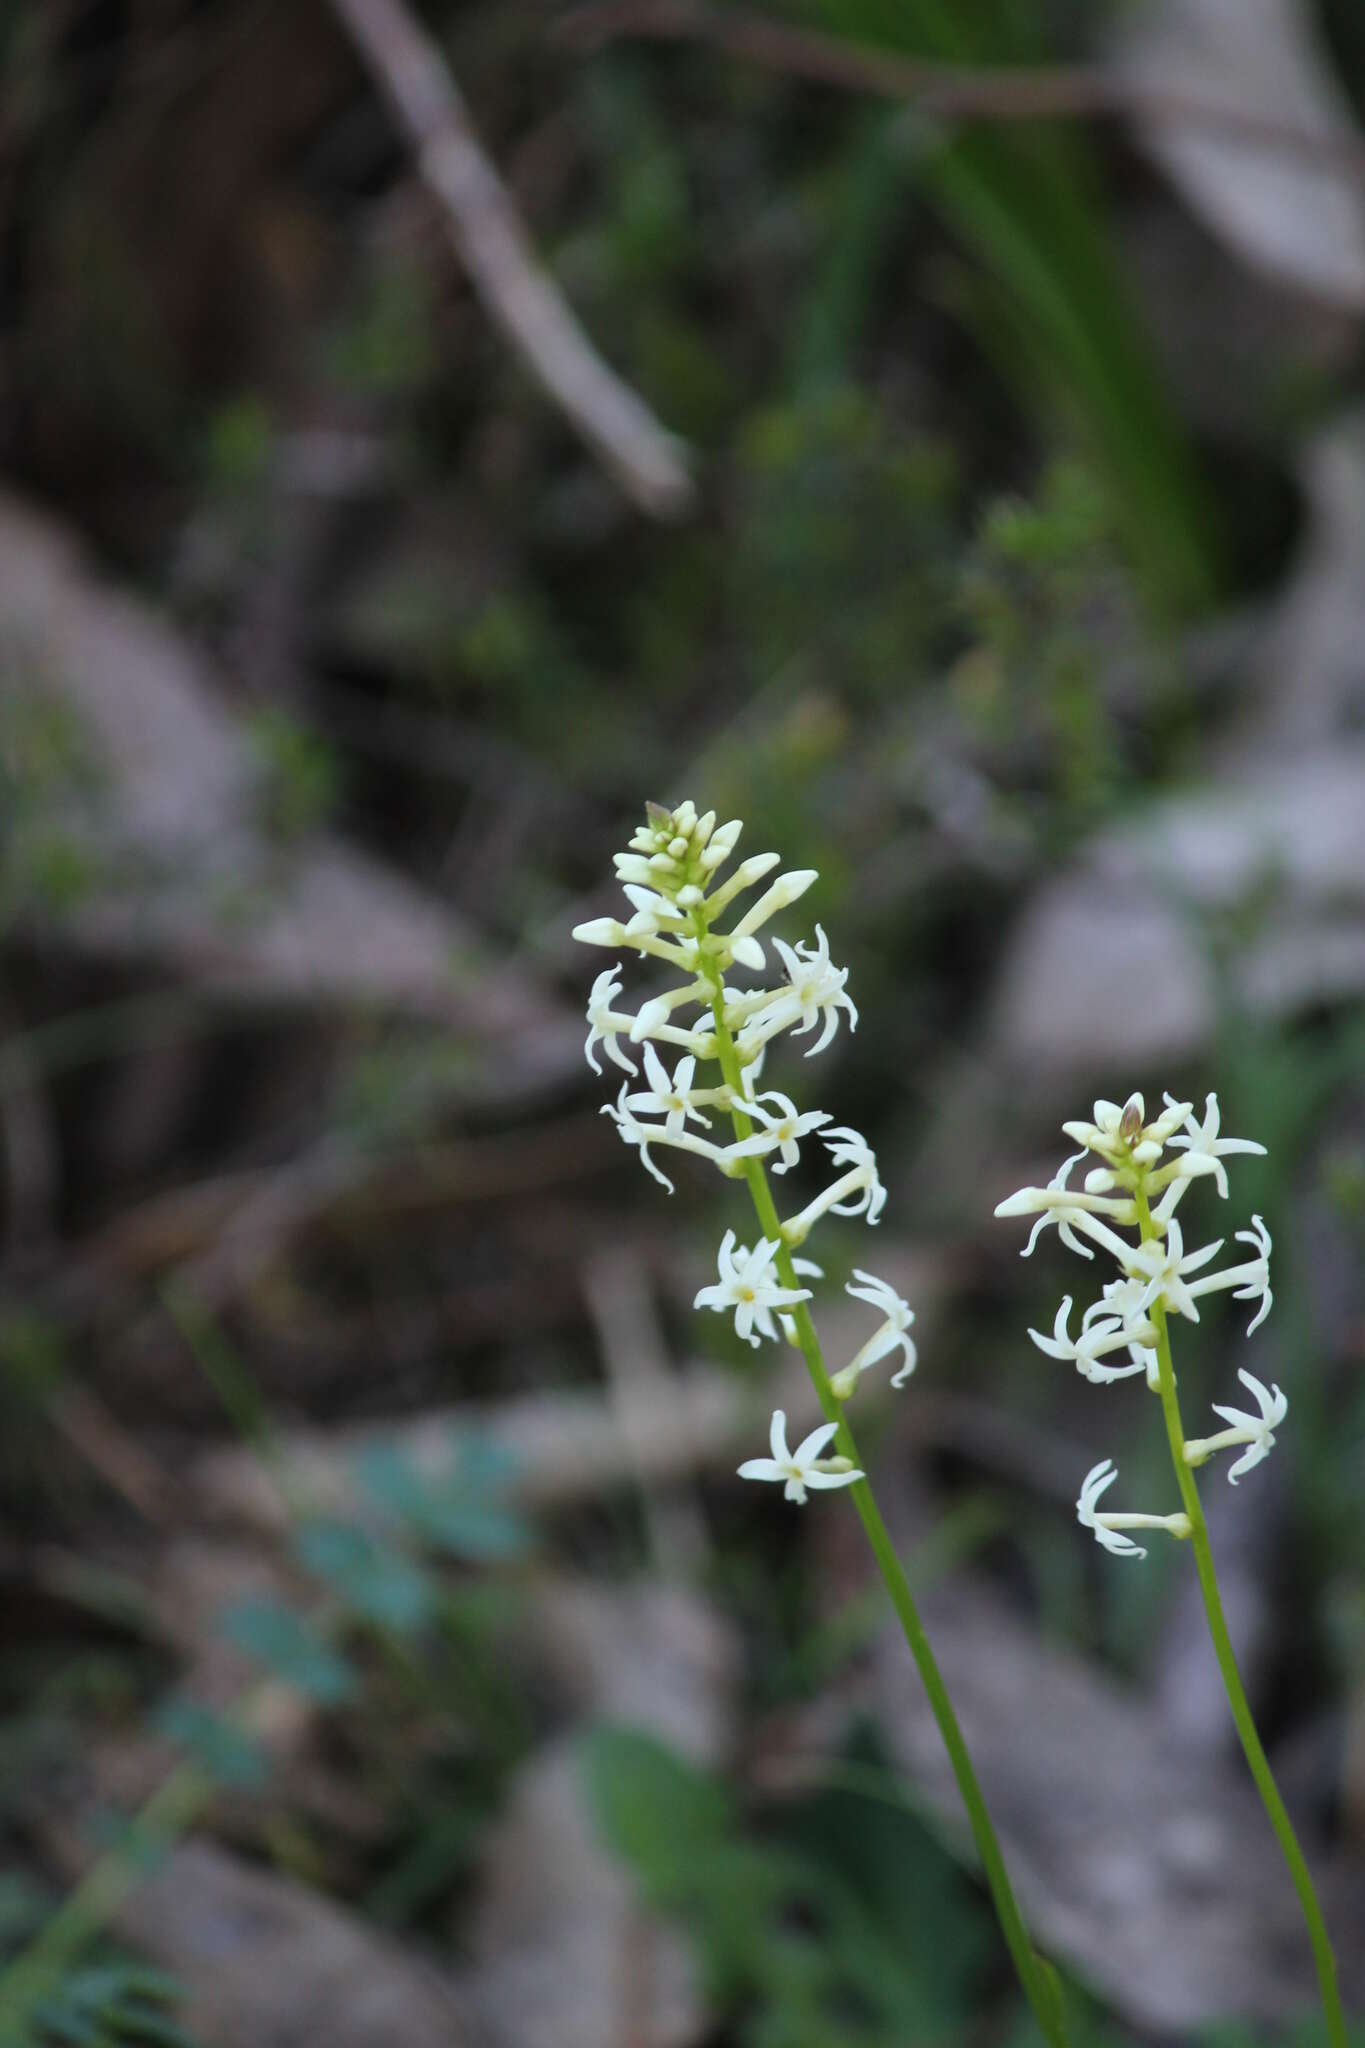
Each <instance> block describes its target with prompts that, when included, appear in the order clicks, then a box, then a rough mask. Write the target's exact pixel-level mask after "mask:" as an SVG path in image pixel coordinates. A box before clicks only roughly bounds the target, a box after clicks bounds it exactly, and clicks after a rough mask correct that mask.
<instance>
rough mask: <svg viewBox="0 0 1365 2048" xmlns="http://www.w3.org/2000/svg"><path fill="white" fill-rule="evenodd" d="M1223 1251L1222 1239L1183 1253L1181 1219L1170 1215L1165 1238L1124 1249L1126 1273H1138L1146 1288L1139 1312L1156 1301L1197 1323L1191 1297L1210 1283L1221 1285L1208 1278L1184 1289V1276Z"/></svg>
mask: <svg viewBox="0 0 1365 2048" xmlns="http://www.w3.org/2000/svg"><path fill="white" fill-rule="evenodd" d="M1222 1248H1223V1240H1222V1238H1221V1237H1218V1238H1215V1239H1214V1241H1213V1243H1212V1244H1205V1245H1201V1246H1200V1248H1199V1250H1198V1251H1197V1252H1187V1251H1186V1250H1185V1239H1184V1237H1183V1235H1182V1233H1181V1229H1180V1219H1179V1217H1178V1216H1172V1217H1171V1219H1170V1221H1169V1222H1168V1223H1167V1225H1166V1236H1165V1239H1164V1241H1163V1240H1162V1239H1161V1238H1152V1239H1150V1240H1149V1241H1148V1242H1147V1243H1146V1244H1139V1245H1132V1246H1127V1247H1125V1252H1126V1257H1125V1260H1124V1263H1125V1265H1126V1266H1127V1267H1128V1270H1129V1272H1131V1273H1133V1274H1135V1275H1137V1274H1141V1275H1143V1276H1144V1277H1145V1279H1146V1283H1147V1284H1146V1286H1145V1287H1144V1288H1143V1290H1142V1294H1141V1296H1140V1297H1139V1301H1138V1307H1139V1309H1144V1310H1145V1309H1149V1308H1150V1307H1151V1305H1152V1303H1153V1302H1154V1301H1156V1300H1158V1299H1159V1300H1161V1301H1164V1302H1165V1304H1166V1306H1167V1308H1168V1309H1169V1310H1170V1311H1171V1314H1172V1315H1177V1316H1188V1317H1189V1319H1190V1321H1191V1322H1192V1323H1197V1322H1198V1321H1199V1311H1198V1309H1197V1308H1196V1307H1195V1305H1194V1297H1195V1295H1196V1294H1197V1293H1198V1294H1204V1293H1207V1292H1208V1291H1209V1287H1210V1285H1211V1284H1213V1285H1218V1284H1221V1276H1217V1275H1211V1276H1210V1278H1209V1280H1206V1281H1204V1282H1203V1283H1202V1285H1200V1286H1198V1287H1194V1288H1191V1287H1189V1286H1187V1284H1186V1281H1187V1277H1188V1275H1189V1274H1191V1273H1197V1272H1198V1271H1199V1269H1200V1267H1201V1266H1207V1264H1208V1262H1209V1260H1210V1259H1215V1258H1217V1256H1218V1254H1219V1252H1220V1251H1221V1250H1222Z"/></svg>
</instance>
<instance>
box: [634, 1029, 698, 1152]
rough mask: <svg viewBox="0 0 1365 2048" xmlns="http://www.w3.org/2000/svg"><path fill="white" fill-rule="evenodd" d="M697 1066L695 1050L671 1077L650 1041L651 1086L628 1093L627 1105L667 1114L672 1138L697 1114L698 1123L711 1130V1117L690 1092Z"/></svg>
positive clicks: (648, 1074)
mask: <svg viewBox="0 0 1365 2048" xmlns="http://www.w3.org/2000/svg"><path fill="white" fill-rule="evenodd" d="M696 1070H697V1062H696V1060H695V1059H694V1058H693V1056H692V1054H691V1053H687V1054H685V1055H684V1057H683V1058H682V1059H680V1060H679V1061H678V1064H677V1066H676V1067H675V1068H674V1070H673V1078H672V1080H671V1081H670V1080H669V1078H668V1071H667V1069H666V1068H665V1066H664V1063H663V1061H662V1060H661V1059H660V1058H659V1055H658V1053H656V1052H655V1050H654V1048H653V1046H652V1045H646V1047H645V1079H646V1080H647V1081H648V1083H649V1087H648V1089H641V1090H640V1091H639V1092H638V1093H637V1094H635V1095H628V1096H627V1097H626V1108H627V1109H629V1110H633V1111H637V1112H638V1111H640V1110H644V1111H646V1112H647V1113H649V1114H651V1115H654V1116H661V1117H663V1119H664V1130H665V1132H666V1133H667V1135H668V1136H669V1137H670V1138H673V1137H677V1136H678V1134H679V1133H680V1132H681V1130H682V1128H683V1126H684V1124H685V1123H686V1122H687V1119H688V1118H689V1117H693V1118H695V1120H696V1122H697V1123H699V1124H704V1125H705V1126H706V1128H707V1129H708V1130H709V1129H710V1128H711V1119H710V1117H709V1116H703V1115H702V1113H701V1111H700V1110H699V1109H698V1108H697V1107H696V1104H695V1103H694V1102H693V1100H692V1096H691V1092H690V1091H691V1087H692V1076H693V1075H694V1074H695V1072H696Z"/></svg>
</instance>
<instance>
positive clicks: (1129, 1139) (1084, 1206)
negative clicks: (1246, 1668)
mask: <svg viewBox="0 0 1365 2048" xmlns="http://www.w3.org/2000/svg"><path fill="white" fill-rule="evenodd" d="M1165 1103H1166V1107H1165V1109H1164V1111H1163V1112H1162V1114H1161V1115H1160V1116H1157V1117H1154V1118H1153V1119H1152V1120H1151V1121H1150V1122H1149V1121H1148V1120H1147V1112H1146V1106H1145V1104H1144V1102H1143V1099H1142V1097H1141V1096H1140V1095H1130V1096H1129V1098H1128V1100H1127V1102H1126V1103H1124V1105H1123V1106H1122V1108H1120V1106H1119V1104H1118V1103H1117V1102H1109V1101H1100V1102H1097V1103H1096V1104H1095V1106H1094V1110H1093V1113H1092V1116H1091V1119H1090V1120H1089V1121H1088V1122H1079V1123H1067V1124H1063V1126H1062V1129H1063V1130H1064V1131H1065V1132H1066V1133H1067V1135H1068V1137H1071V1138H1073V1139H1075V1140H1077V1141H1078V1142H1079V1143H1081V1144H1083V1145H1084V1146H1085V1147H1086V1150H1087V1151H1089V1152H1091V1153H1093V1154H1094V1155H1095V1156H1096V1157H1097V1158H1098V1159H1099V1161H1100V1162H1101V1163H1100V1164H1099V1165H1098V1166H1095V1167H1093V1168H1092V1169H1091V1170H1090V1171H1089V1172H1088V1173H1087V1174H1086V1176H1085V1182H1084V1189H1083V1190H1077V1189H1074V1188H1072V1187H1071V1185H1070V1176H1071V1174H1072V1172H1073V1171H1074V1169H1075V1168H1076V1167H1077V1166H1078V1165H1079V1164H1080V1162H1081V1159H1082V1158H1083V1157H1084V1154H1079V1155H1075V1156H1073V1157H1072V1158H1070V1159H1068V1160H1066V1161H1065V1162H1064V1163H1063V1165H1062V1167H1061V1168H1060V1170H1059V1171H1058V1173H1057V1174H1056V1175H1055V1177H1054V1178H1053V1179H1052V1180H1051V1181H1050V1182H1049V1184H1048V1185H1047V1187H1045V1188H1021V1189H1020V1191H1019V1193H1018V1194H1016V1195H1011V1196H1010V1197H1009V1199H1008V1200H1007V1201H1004V1202H1001V1203H1000V1204H999V1206H998V1208H997V1209H996V1212H995V1213H996V1214H997V1216H1027V1215H1036V1216H1037V1217H1038V1219H1039V1220H1038V1222H1036V1223H1035V1224H1034V1226H1033V1231H1032V1233H1031V1235H1030V1237H1029V1241H1028V1244H1027V1245H1026V1247H1025V1254H1026V1255H1027V1253H1028V1252H1031V1251H1032V1250H1033V1247H1034V1245H1035V1244H1036V1243H1037V1240H1038V1234H1039V1231H1040V1230H1042V1229H1043V1228H1044V1227H1045V1226H1046V1225H1047V1224H1048V1223H1051V1222H1055V1223H1056V1224H1057V1226H1058V1231H1059V1235H1060V1236H1061V1239H1062V1242H1063V1244H1064V1245H1065V1246H1066V1248H1067V1249H1068V1250H1070V1251H1075V1252H1079V1253H1080V1254H1081V1255H1082V1257H1085V1258H1091V1257H1093V1256H1094V1253H1093V1252H1092V1250H1091V1247H1092V1246H1094V1247H1096V1248H1098V1249H1099V1250H1101V1251H1103V1252H1105V1253H1106V1254H1107V1255H1108V1256H1109V1257H1110V1258H1112V1260H1113V1261H1114V1264H1115V1266H1116V1267H1117V1269H1118V1271H1117V1276H1116V1277H1115V1278H1114V1279H1112V1280H1109V1281H1107V1282H1106V1283H1105V1284H1104V1285H1103V1287H1102V1289H1101V1293H1100V1298H1099V1299H1098V1300H1096V1301H1093V1302H1092V1303H1091V1304H1090V1306H1089V1307H1088V1308H1087V1309H1085V1311H1084V1312H1083V1314H1082V1316H1081V1329H1080V1335H1079V1336H1078V1337H1075V1338H1073V1337H1072V1335H1071V1306H1072V1303H1071V1296H1070V1295H1067V1296H1066V1298H1065V1299H1064V1300H1063V1302H1062V1305H1061V1307H1060V1309H1059V1310H1058V1311H1057V1318H1056V1321H1055V1323H1054V1325H1053V1329H1052V1335H1051V1336H1050V1337H1045V1336H1044V1335H1043V1334H1042V1333H1041V1331H1038V1330H1030V1331H1029V1336H1030V1337H1031V1338H1032V1340H1033V1342H1034V1343H1035V1344H1036V1345H1037V1346H1038V1349H1039V1350H1040V1351H1043V1352H1045V1353H1046V1354H1047V1355H1048V1356H1049V1357H1050V1358H1059V1359H1063V1360H1066V1361H1068V1362H1070V1363H1072V1364H1074V1365H1075V1367H1076V1369H1077V1371H1078V1372H1080V1373H1081V1374H1083V1375H1084V1377H1085V1378H1086V1379H1089V1380H1093V1381H1095V1382H1097V1383H1099V1384H1105V1383H1107V1382H1109V1381H1112V1380H1120V1379H1130V1378H1133V1377H1134V1376H1135V1375H1137V1374H1139V1373H1142V1374H1144V1375H1145V1377H1146V1381H1147V1385H1148V1386H1149V1387H1150V1388H1151V1390H1152V1392H1153V1393H1155V1394H1157V1395H1159V1396H1160V1398H1161V1399H1162V1401H1163V1403H1166V1404H1168V1422H1169V1423H1170V1424H1171V1426H1172V1441H1173V1442H1174V1443H1177V1444H1179V1447H1180V1452H1179V1454H1180V1456H1181V1457H1182V1458H1183V1461H1184V1464H1185V1465H1188V1466H1195V1465H1202V1464H1203V1463H1204V1461H1205V1459H1206V1458H1209V1457H1211V1456H1212V1455H1213V1453H1214V1452H1216V1451H1223V1450H1231V1449H1233V1448H1234V1447H1240V1448H1242V1449H1243V1455H1242V1456H1241V1457H1240V1458H1239V1459H1238V1460H1237V1463H1236V1464H1235V1465H1234V1466H1233V1467H1232V1468H1231V1470H1230V1471H1229V1474H1228V1477H1229V1478H1230V1479H1231V1480H1233V1481H1234V1483H1235V1482H1236V1481H1237V1480H1238V1479H1240V1478H1241V1476H1242V1474H1243V1473H1245V1472H1249V1471H1251V1470H1252V1469H1253V1468H1254V1467H1255V1466H1257V1465H1259V1464H1260V1462H1261V1460H1262V1459H1263V1458H1264V1457H1266V1456H1267V1454H1268V1453H1269V1451H1270V1449H1271V1446H1272V1445H1273V1444H1274V1442H1275V1431H1276V1429H1277V1428H1278V1427H1279V1425H1280V1423H1282V1422H1283V1421H1284V1419H1285V1416H1286V1414H1287V1413H1288V1408H1289V1404H1288V1402H1287V1401H1286V1399H1285V1397H1284V1395H1283V1394H1282V1393H1281V1392H1280V1390H1279V1388H1278V1387H1276V1388H1274V1389H1273V1390H1272V1391H1267V1389H1266V1388H1265V1387H1264V1386H1263V1385H1262V1383H1261V1382H1260V1381H1259V1380H1258V1379H1255V1378H1254V1377H1253V1376H1252V1375H1251V1374H1250V1373H1247V1372H1243V1373H1241V1374H1240V1378H1241V1380H1242V1383H1243V1385H1244V1386H1246V1387H1247V1388H1248V1389H1249V1390H1250V1392H1251V1393H1252V1394H1254V1396H1255V1397H1256V1401H1257V1404H1258V1407H1259V1410H1260V1412H1259V1414H1258V1415H1251V1414H1247V1413H1246V1412H1244V1411H1243V1410H1242V1409H1239V1408H1220V1407H1218V1406H1217V1405H1216V1404H1215V1407H1214V1413H1215V1414H1216V1415H1219V1416H1221V1417H1222V1418H1223V1420H1224V1421H1225V1422H1226V1423H1227V1424H1228V1427H1227V1428H1226V1429H1225V1430H1222V1431H1220V1432H1219V1434H1218V1435H1217V1436H1210V1437H1198V1438H1191V1439H1187V1440H1183V1441H1182V1439H1183V1430H1182V1429H1181V1428H1180V1413H1179V1406H1178V1402H1177V1401H1176V1389H1175V1377H1174V1372H1173V1371H1170V1369H1169V1365H1168V1371H1169V1378H1168V1379H1167V1381H1166V1383H1165V1385H1164V1386H1163V1379H1162V1362H1161V1361H1162V1356H1163V1351H1162V1337H1161V1330H1162V1326H1163V1319H1164V1318H1166V1317H1173V1316H1185V1317H1187V1318H1188V1319H1189V1320H1190V1321H1191V1322H1198V1320H1199V1303H1200V1300H1201V1299H1202V1298H1204V1297H1205V1296H1207V1295H1210V1294H1215V1293H1221V1292H1231V1293H1232V1295H1233V1298H1234V1299H1235V1300H1237V1301H1254V1302H1257V1303H1258V1304H1259V1306H1258V1308H1257V1311H1256V1314H1255V1316H1254V1317H1253V1318H1252V1321H1251V1324H1250V1326H1249V1328H1248V1332H1247V1334H1248V1335H1250V1334H1251V1331H1252V1330H1255V1329H1258V1328H1259V1326H1260V1325H1261V1323H1262V1322H1264V1320H1265V1318H1266V1316H1267V1315H1268V1314H1269V1312H1270V1306H1271V1301H1272V1295H1271V1291H1270V1251H1271V1244H1270V1233H1269V1231H1268V1230H1267V1229H1266V1227H1265V1224H1264V1223H1263V1222H1262V1220H1261V1218H1260V1217H1259V1216H1253V1217H1252V1219H1251V1229H1250V1230H1239V1231H1238V1232H1237V1233H1236V1236H1237V1239H1238V1241H1239V1242H1240V1243H1242V1244H1245V1245H1247V1246H1248V1247H1249V1248H1250V1252H1251V1256H1250V1257H1249V1258H1246V1259H1244V1260H1242V1261H1241V1263H1240V1264H1238V1265H1234V1266H1224V1267H1222V1268H1220V1269H1216V1270H1213V1271H1206V1270H1205V1269H1206V1268H1208V1267H1209V1266H1210V1264H1211V1262H1212V1261H1213V1260H1214V1259H1216V1258H1217V1256H1218V1254H1219V1252H1220V1251H1221V1250H1222V1248H1223V1239H1222V1238H1216V1239H1215V1240H1214V1241H1213V1242H1212V1243H1211V1244H1206V1245H1200V1246H1198V1247H1196V1248H1195V1249H1192V1250H1190V1251H1188V1252H1187V1251H1186V1249H1185V1239H1184V1234H1183V1231H1182V1228H1181V1224H1180V1222H1179V1219H1178V1218H1177V1216H1176V1214H1175V1210H1176V1205H1177V1203H1178V1202H1179V1201H1180V1200H1181V1199H1182V1197H1183V1196H1184V1195H1185V1194H1186V1193H1187V1192H1188V1190H1189V1189H1190V1188H1191V1187H1192V1186H1193V1185H1194V1183H1195V1182H1196V1181H1199V1180H1212V1181H1213V1184H1214V1186H1215V1188H1216V1189H1217V1191H1218V1193H1219V1195H1220V1196H1221V1197H1223V1198H1224V1199H1226V1198H1227V1195H1228V1176H1227V1168H1226V1166H1225V1165H1224V1163H1223V1162H1224V1160H1225V1159H1229V1158H1233V1157H1235V1156H1236V1155H1238V1154H1239V1153H1240V1154H1248V1153H1257V1154H1258V1153H1263V1152H1264V1150H1265V1148H1264V1146H1262V1145H1259V1144H1257V1143H1255V1142H1254V1141H1253V1140H1251V1139H1249V1138H1225V1137H1223V1136H1222V1135H1221V1128H1222V1127H1221V1115H1220V1111H1219V1107H1218V1098H1217V1096H1216V1095H1209V1096H1208V1097H1207V1099H1206V1101H1205V1104H1204V1114H1203V1118H1202V1119H1198V1118H1196V1117H1195V1115H1194V1108H1193V1104H1191V1103H1188V1102H1177V1101H1176V1100H1175V1098H1174V1097H1173V1096H1171V1095H1167V1096H1166V1098H1165ZM826 1135H828V1134H826ZM1135 1226H1137V1230H1138V1237H1137V1242H1136V1243H1135V1242H1133V1240H1132V1238H1131V1237H1125V1236H1124V1235H1123V1234H1122V1233H1123V1232H1124V1231H1125V1230H1127V1231H1131V1230H1133V1228H1134V1227H1135ZM1082 1239H1084V1240H1085V1242H1082ZM1121 1353H1126V1355H1127V1363H1117V1362H1116V1354H1121ZM1165 1356H1166V1357H1167V1359H1168V1361H1169V1352H1166V1353H1165ZM1177 1432H1178V1433H1177ZM1114 1477H1115V1473H1114V1468H1113V1466H1112V1465H1111V1463H1110V1461H1109V1460H1108V1459H1105V1460H1104V1461H1103V1462H1102V1463H1101V1464H1099V1465H1096V1466H1095V1467H1094V1469H1093V1470H1092V1471H1091V1472H1090V1473H1089V1474H1088V1475H1087V1477H1086V1482H1085V1485H1084V1486H1083V1487H1082V1489H1081V1498H1080V1500H1079V1501H1078V1503H1077V1510H1076V1511H1077V1514H1078V1515H1079V1517H1080V1519H1081V1521H1082V1522H1083V1523H1084V1524H1085V1526H1086V1527H1087V1528H1089V1529H1092V1530H1093V1531H1094V1534H1095V1536H1096V1538H1097V1540H1098V1541H1099V1542H1101V1543H1102V1544H1103V1545H1104V1546H1105V1548H1106V1549H1107V1550H1111V1551H1113V1552H1114V1553H1115V1554H1116V1555H1118V1556H1122V1557H1134V1556H1138V1555H1141V1554H1142V1553H1141V1551H1140V1548H1139V1546H1138V1545H1137V1544H1135V1543H1133V1542H1132V1541H1131V1540H1130V1539H1129V1538H1128V1537H1126V1536H1125V1535H1124V1534H1123V1531H1124V1530H1126V1529H1130V1528H1165V1529H1169V1530H1171V1531H1172V1533H1174V1534H1176V1535H1187V1534H1188V1533H1189V1526H1188V1523H1187V1520H1186V1517H1185V1516H1184V1515H1177V1516H1131V1515H1105V1514H1103V1513H1101V1512H1100V1510H1099V1508H1098V1505H1097V1504H1098V1502H1099V1499H1100V1497H1101V1495H1102V1494H1103V1493H1104V1491H1105V1489H1106V1488H1107V1487H1108V1486H1110V1485H1111V1484H1112V1483H1113V1480H1114ZM1183 1483H1184V1482H1183V1481H1182V1484H1183Z"/></svg>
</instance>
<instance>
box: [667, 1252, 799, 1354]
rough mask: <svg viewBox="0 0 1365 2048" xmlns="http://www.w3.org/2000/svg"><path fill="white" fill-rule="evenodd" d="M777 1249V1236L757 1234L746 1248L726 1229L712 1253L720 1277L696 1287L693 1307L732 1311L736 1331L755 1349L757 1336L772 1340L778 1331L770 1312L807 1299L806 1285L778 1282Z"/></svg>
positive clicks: (724, 1312)
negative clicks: (784, 1284) (714, 1251)
mask: <svg viewBox="0 0 1365 2048" xmlns="http://www.w3.org/2000/svg"><path fill="white" fill-rule="evenodd" d="M781 1249H782V1241H781V1239H780V1238H776V1237H761V1238H760V1239H759V1241H758V1243H757V1244H756V1245H754V1247H753V1248H752V1250H750V1248H749V1247H748V1246H747V1245H742V1244H736V1243H735V1233H734V1231H733V1230H727V1231H726V1233H725V1235H724V1237H723V1238H722V1239H721V1242H720V1250H719V1252H718V1253H717V1254H716V1268H717V1271H718V1273H719V1275H720V1278H719V1280H717V1281H713V1282H712V1283H711V1285H710V1286H709V1287H702V1288H700V1289H699V1290H698V1292H697V1296H696V1299H695V1300H694V1302H693V1303H692V1306H693V1308H709V1309H714V1310H715V1312H716V1313H717V1314H718V1315H725V1314H727V1313H729V1311H730V1310H733V1311H734V1317H735V1331H736V1334H737V1335H738V1336H740V1337H742V1338H743V1339H744V1340H745V1342H746V1343H747V1344H752V1345H753V1346H754V1347H755V1348H757V1346H758V1342H759V1339H760V1338H761V1337H770V1338H773V1339H774V1340H775V1339H776V1337H777V1334H778V1332H777V1326H776V1324H775V1323H774V1322H773V1317H772V1311H773V1310H774V1309H783V1308H794V1307H795V1305H796V1303H797V1302H798V1301H809V1300H810V1289H809V1287H784V1286H783V1285H782V1282H781V1279H780V1278H779V1276H778V1274H777V1273H776V1271H775V1270H774V1264H773V1262H774V1260H775V1259H776V1257H777V1254H778V1253H779V1252H780V1251H781Z"/></svg>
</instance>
